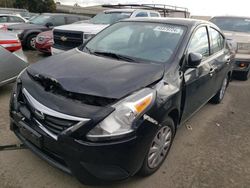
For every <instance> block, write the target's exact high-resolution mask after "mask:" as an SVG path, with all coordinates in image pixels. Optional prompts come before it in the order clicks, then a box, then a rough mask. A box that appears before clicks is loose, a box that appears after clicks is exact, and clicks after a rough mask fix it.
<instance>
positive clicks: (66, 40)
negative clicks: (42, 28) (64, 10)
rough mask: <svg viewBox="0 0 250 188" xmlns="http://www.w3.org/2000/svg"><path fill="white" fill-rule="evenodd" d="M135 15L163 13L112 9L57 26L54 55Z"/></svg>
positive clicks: (144, 15)
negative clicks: (83, 19) (89, 17)
mask: <svg viewBox="0 0 250 188" xmlns="http://www.w3.org/2000/svg"><path fill="white" fill-rule="evenodd" d="M134 17H161V15H160V13H159V12H157V11H154V10H145V9H111V10H105V11H103V12H101V13H99V14H97V15H96V16H94V17H93V18H91V19H90V20H89V21H84V22H78V23H74V24H70V25H63V26H59V27H55V28H54V30H53V38H54V45H53V46H52V48H51V51H52V55H54V54H58V53H61V52H64V51H67V50H70V49H73V48H75V47H78V46H80V45H82V44H83V43H84V42H85V41H86V40H88V39H90V38H92V37H93V36H95V35H96V34H97V33H98V32H100V31H101V30H103V29H105V28H106V27H108V26H109V25H111V24H113V23H115V22H117V21H119V20H121V19H126V18H134Z"/></svg>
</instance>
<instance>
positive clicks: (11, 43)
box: [0, 40, 22, 52]
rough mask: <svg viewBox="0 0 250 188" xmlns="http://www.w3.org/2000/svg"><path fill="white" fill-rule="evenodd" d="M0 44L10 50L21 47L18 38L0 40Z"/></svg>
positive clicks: (13, 50)
mask: <svg viewBox="0 0 250 188" xmlns="http://www.w3.org/2000/svg"><path fill="white" fill-rule="evenodd" d="M0 45H1V46H2V47H4V48H5V49H6V50H9V51H10V52H15V51H17V50H20V49H21V48H22V44H21V42H20V41H19V40H5V41H0Z"/></svg>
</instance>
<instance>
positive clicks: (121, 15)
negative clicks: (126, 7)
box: [90, 12, 131, 24]
mask: <svg viewBox="0 0 250 188" xmlns="http://www.w3.org/2000/svg"><path fill="white" fill-rule="evenodd" d="M130 15H131V13H130V12H101V13H99V14H97V15H96V16H95V17H93V18H92V19H90V22H91V23H93V24H112V23H115V22H116V21H118V20H121V19H125V18H129V17H130Z"/></svg>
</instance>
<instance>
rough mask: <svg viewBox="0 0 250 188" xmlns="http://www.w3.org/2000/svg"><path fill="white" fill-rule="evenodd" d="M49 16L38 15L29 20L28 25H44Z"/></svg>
mask: <svg viewBox="0 0 250 188" xmlns="http://www.w3.org/2000/svg"><path fill="white" fill-rule="evenodd" d="M50 18H51V16H48V15H39V16H36V17H34V18H32V19H31V20H30V23H32V24H37V25H45V24H46V23H48V22H49V20H50Z"/></svg>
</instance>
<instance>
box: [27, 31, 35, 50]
mask: <svg viewBox="0 0 250 188" xmlns="http://www.w3.org/2000/svg"><path fill="white" fill-rule="evenodd" d="M36 36H37V34H31V35H29V36H28V37H27V41H26V46H27V48H28V49H30V50H35V49H36Z"/></svg>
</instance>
